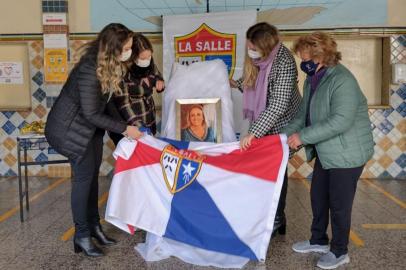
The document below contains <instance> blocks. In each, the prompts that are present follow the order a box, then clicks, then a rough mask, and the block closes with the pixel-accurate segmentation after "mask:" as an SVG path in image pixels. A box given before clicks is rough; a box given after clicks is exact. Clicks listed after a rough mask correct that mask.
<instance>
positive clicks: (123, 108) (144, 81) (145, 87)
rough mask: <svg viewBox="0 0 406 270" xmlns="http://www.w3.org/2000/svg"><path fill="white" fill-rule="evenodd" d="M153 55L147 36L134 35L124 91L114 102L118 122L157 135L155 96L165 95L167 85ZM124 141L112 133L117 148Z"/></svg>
mask: <svg viewBox="0 0 406 270" xmlns="http://www.w3.org/2000/svg"><path fill="white" fill-rule="evenodd" d="M153 52H154V50H153V47H152V44H151V42H150V41H149V39H148V38H147V37H146V36H144V35H142V34H136V35H134V37H133V44H132V55H131V57H130V59H129V61H127V65H128V72H127V74H126V75H125V76H124V80H123V82H124V87H123V91H122V92H120V93H114V94H113V97H112V102H113V103H114V105H115V106H116V108H117V109H118V111H119V112H120V116H118V117H117V118H122V119H124V120H125V121H126V122H127V123H128V124H129V125H132V126H137V127H139V128H141V127H143V128H146V129H148V130H149V131H150V132H151V133H152V134H153V135H155V134H156V131H157V130H156V111H155V102H154V98H153V93H154V91H156V92H157V93H161V92H162V91H163V90H164V89H165V83H164V79H163V78H162V76H161V73H160V72H159V70H158V67H157V66H156V64H155V62H154V58H153V57H152V54H153ZM109 113H110V112H109ZM122 137H123V136H122V135H121V134H116V133H110V138H111V139H112V140H113V142H114V144H115V145H117V144H118V142H119V140H120V139H121V138H122Z"/></svg>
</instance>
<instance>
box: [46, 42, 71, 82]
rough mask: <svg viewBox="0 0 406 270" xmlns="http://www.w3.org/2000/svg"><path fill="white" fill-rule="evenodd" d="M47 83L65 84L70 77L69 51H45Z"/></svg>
mask: <svg viewBox="0 0 406 270" xmlns="http://www.w3.org/2000/svg"><path fill="white" fill-rule="evenodd" d="M44 75H45V81H46V82H51V83H61V82H65V81H66V79H67V77H68V51H67V49H47V48H45V50H44Z"/></svg>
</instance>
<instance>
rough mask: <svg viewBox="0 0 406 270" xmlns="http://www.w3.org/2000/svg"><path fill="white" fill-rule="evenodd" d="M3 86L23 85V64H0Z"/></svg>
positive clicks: (0, 79) (0, 81)
mask: <svg viewBox="0 0 406 270" xmlns="http://www.w3.org/2000/svg"><path fill="white" fill-rule="evenodd" d="M0 83H1V84H23V64H22V63H21V62H0Z"/></svg>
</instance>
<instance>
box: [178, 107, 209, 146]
mask: <svg viewBox="0 0 406 270" xmlns="http://www.w3.org/2000/svg"><path fill="white" fill-rule="evenodd" d="M185 107H186V106H185ZM183 116H184V117H182V119H183V121H182V122H183V123H184V124H183V125H182V130H181V140H182V141H196V142H216V139H215V135H214V130H213V128H212V127H211V126H210V125H209V124H208V121H207V120H208V119H207V118H206V116H205V113H204V109H203V105H202V104H193V105H189V106H187V107H186V112H184V115H183Z"/></svg>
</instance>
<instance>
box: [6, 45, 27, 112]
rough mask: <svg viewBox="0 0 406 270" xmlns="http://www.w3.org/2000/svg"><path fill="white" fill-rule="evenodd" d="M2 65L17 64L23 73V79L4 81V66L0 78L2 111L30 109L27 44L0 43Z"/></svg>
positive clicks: (16, 78)
mask: <svg viewBox="0 0 406 270" xmlns="http://www.w3.org/2000/svg"><path fill="white" fill-rule="evenodd" d="M2 63H3V64H4V63H16V64H17V65H15V66H17V67H18V68H19V71H21V72H22V74H21V76H22V78H21V79H18V76H16V77H15V78H14V79H12V80H8V79H4V75H5V73H4V72H5V69H6V68H5V67H4V65H3V66H2V69H1V70H2V71H1V72H2V76H0V77H2V78H3V80H0V110H2V111H6V110H13V111H16V110H26V109H30V108H31V91H30V74H29V59H28V47H27V44H26V43H10V42H8V43H7V44H5V43H0V64H2ZM20 68H21V69H20ZM10 69H11V68H10ZM18 73H19V72H18ZM17 75H18V74H17Z"/></svg>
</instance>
